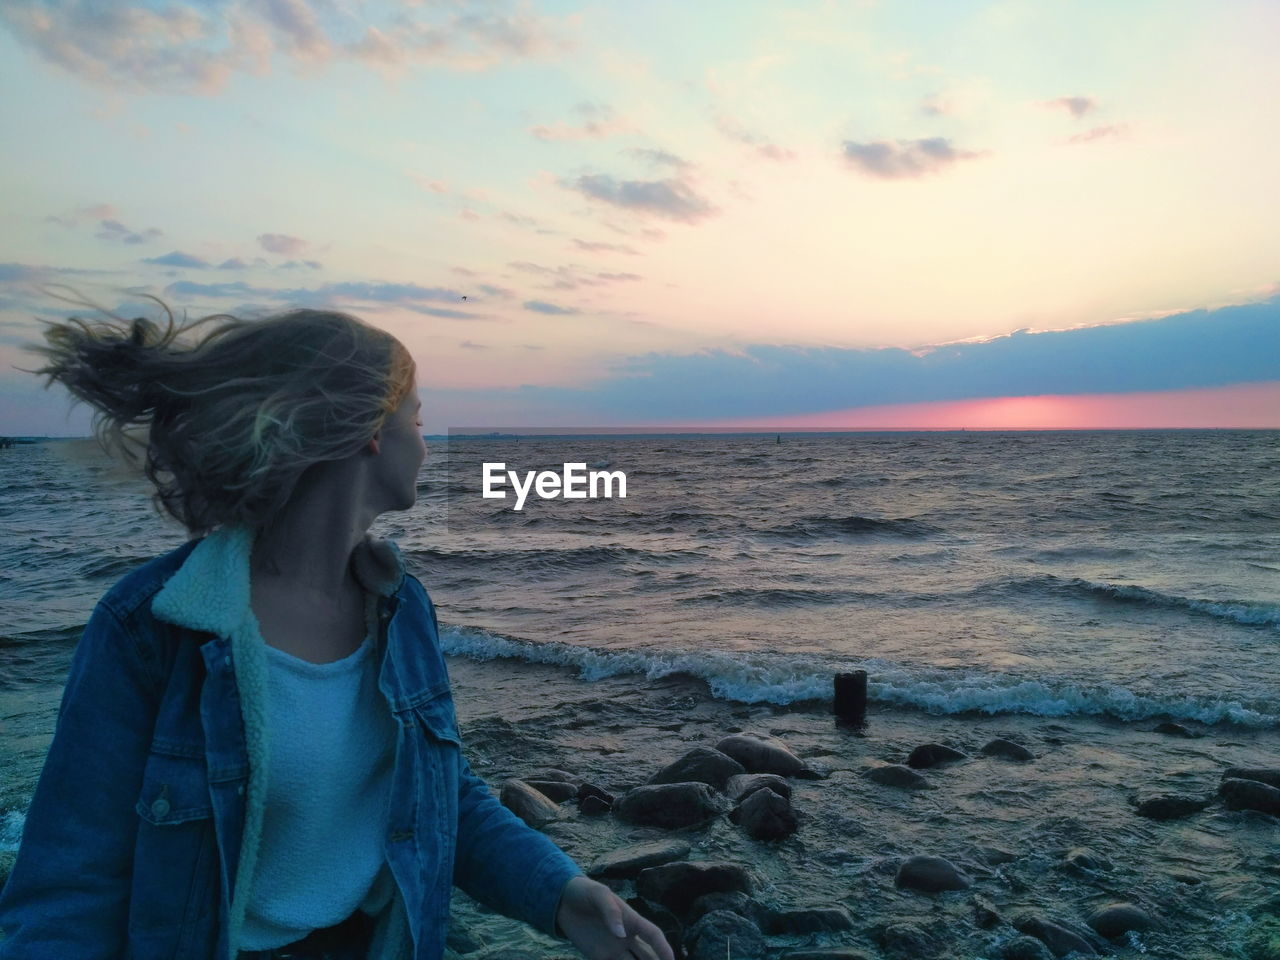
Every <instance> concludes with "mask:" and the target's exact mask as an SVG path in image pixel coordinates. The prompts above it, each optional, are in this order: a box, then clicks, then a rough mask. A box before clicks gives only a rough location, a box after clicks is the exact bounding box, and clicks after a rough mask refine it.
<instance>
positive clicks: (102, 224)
mask: <svg viewBox="0 0 1280 960" xmlns="http://www.w3.org/2000/svg"><path fill="white" fill-rule="evenodd" d="M98 227H99V229H98V232H97V233H95V234H94V236H95V237H97V238H98V239H99V240H107V241H110V242H116V243H123V244H127V245H129V246H133V245H135V244H139V243H146V242H148V241H150V240H155V239H156V238H157V237H162V236H164V231H162V230H161V229H160V228H159V227H147V228H146V229H145V230H141V231H135V230H130V229H129V228H128V227H126V226H125V225H124V224H123V223H121V222H120V221H119V220H101V221H99V223H98Z"/></svg>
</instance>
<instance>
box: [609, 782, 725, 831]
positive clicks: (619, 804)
mask: <svg viewBox="0 0 1280 960" xmlns="http://www.w3.org/2000/svg"><path fill="white" fill-rule="evenodd" d="M613 812H614V814H615V815H616V816H618V817H619V818H620V819H622V820H626V821H628V822H630V823H642V824H646V825H648V826H653V827H688V826H692V825H694V824H698V823H702V822H703V821H704V820H709V819H710V818H712V817H715V816H718V815H719V814H720V813H721V805H720V804H719V803H718V802H717V801H716V795H715V792H714V791H713V790H712V788H711V787H710V786H708V785H707V784H705V783H701V782H692V783H664V784H655V785H652V786H645V787H636V788H635V789H634V790H628V791H627V792H626V793H624V794H623V795H622V796H621V797H619V798H618V799H617V800H616V801H615V802H614V804H613Z"/></svg>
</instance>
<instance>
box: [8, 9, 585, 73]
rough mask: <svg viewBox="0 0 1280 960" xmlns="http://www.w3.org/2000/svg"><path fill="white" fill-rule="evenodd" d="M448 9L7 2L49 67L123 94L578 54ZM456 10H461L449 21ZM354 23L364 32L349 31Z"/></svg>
mask: <svg viewBox="0 0 1280 960" xmlns="http://www.w3.org/2000/svg"><path fill="white" fill-rule="evenodd" d="M488 6H489V8H488V9H484V8H482V7H479V6H475V5H465V4H446V3H408V4H404V5H402V4H390V5H387V6H386V7H385V8H384V9H383V10H381V11H377V12H375V11H372V10H370V11H368V12H366V11H363V10H362V17H361V18H360V19H359V20H357V19H356V18H353V17H351V16H348V15H343V12H341V11H339V10H338V9H337V8H336V7H335V5H334V4H332V3H331V2H328V0H256V2H253V3H237V4H234V5H230V6H224V4H222V3H206V2H197V0H188V2H185V3H184V2H175V3H169V4H166V5H164V6H161V5H159V4H151V3H143V2H137V0H135V2H133V3H130V2H129V0H124V2H120V3H97V2H91V0H7V2H6V3H4V4H3V5H0V21H2V22H4V23H5V24H6V25H7V26H8V28H9V30H10V32H11V33H12V34H13V35H14V36H15V37H16V38H17V39H18V40H19V42H21V43H23V44H25V45H27V46H28V47H31V48H32V49H34V50H35V51H36V52H37V53H38V54H39V55H40V56H42V57H43V58H44V59H45V60H46V61H48V62H49V63H52V64H55V65H56V66H58V67H61V68H62V69H64V70H66V71H68V72H69V73H72V74H75V75H77V76H80V77H82V78H84V79H86V80H88V81H90V82H93V83H97V84H101V85H104V86H111V87H115V88H119V89H124V90H131V91H143V90H149V91H154V92H158V93H165V94H174V93H178V94H183V93H196V94H203V95H211V94H215V93H217V92H219V91H220V90H222V89H223V88H224V87H225V86H226V84H227V81H228V80H229V79H230V78H231V76H232V75H234V74H236V73H252V74H262V73H266V72H268V71H269V70H270V69H271V65H272V62H273V61H274V60H276V59H281V60H284V61H286V62H293V63H295V64H299V65H305V66H308V67H312V68H316V67H322V66H324V65H326V64H329V63H332V62H335V61H340V60H348V61H356V62H361V63H365V64H367V65H369V66H372V67H375V68H377V69H379V70H383V71H395V70H401V69H404V68H405V67H407V66H410V65H412V64H414V63H430V64H432V65H435V66H439V67H447V68H453V69H457V70H465V71H475V70H484V69H487V68H489V67H494V66H498V65H502V64H507V63H509V62H510V61H511V60H513V59H521V58H542V57H545V58H554V57H556V56H560V55H563V54H565V53H567V52H569V51H571V50H572V49H573V46H574V44H573V41H572V40H571V39H570V38H569V36H568V34H571V33H572V32H573V28H572V24H571V22H570V20H569V19H568V18H566V20H565V21H564V22H563V23H562V22H559V21H556V20H554V19H552V18H548V17H543V16H540V15H538V14H536V13H534V12H531V11H530V10H528V9H526V8H523V7H522V8H521V9H519V10H516V11H514V12H504V11H503V10H501V9H496V8H498V7H500V6H502V4H490V5H488ZM449 7H455V8H457V9H449ZM353 23H356V24H358V26H359V27H361V28H362V29H356V30H353V29H352V25H353Z"/></svg>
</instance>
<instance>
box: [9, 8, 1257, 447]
mask: <svg viewBox="0 0 1280 960" xmlns="http://www.w3.org/2000/svg"><path fill="white" fill-rule="evenodd" d="M1277 36H1280V3H1276V2H1274V0H1233V2H1231V3H1229V4H1224V3H1220V2H1216V0H1205V2H1199V0H1195V2H1191V0H1151V2H1149V0H1126V2H1125V3H1123V4H1117V3H1114V2H1110V0H1108V2H1089V0H1081V2H1072V3H1067V2H1054V0H1034V2H1029V0H994V2H977V0H947V2H943V0H901V2H889V0H849V2H843V3H835V2H786V3H778V2H755V0H707V2H702V3H698V4H687V3H674V2H667V0H656V2H648V3H644V4H630V3H621V2H599V0H597V2H587V3H581V2H565V0H554V2H536V3H535V2H510V3H508V2H497V0H494V2H489V0H417V2H408V0H406V2H400V3H395V2H382V0H367V2H365V0H199V2H182V0H164V2H130V0H119V2H113V3H111V4H102V3H100V2H96V0H6V3H4V4H3V5H0V124H2V125H3V129H4V130H5V132H6V138H5V139H6V144H7V149H6V150H5V151H3V153H2V154H0V189H2V190H3V195H4V196H5V198H6V200H5V203H4V204H3V207H2V208H0V223H2V225H3V229H2V230H0V434H6V435H50V436H64V435H84V434H86V433H87V432H88V429H89V423H90V421H89V410H88V409H87V408H86V407H85V406H84V405H77V406H73V405H72V403H71V398H70V397H69V395H68V394H67V393H66V391H65V390H64V389H63V388H62V387H61V386H60V385H57V384H54V385H53V386H52V387H49V388H48V389H46V388H45V386H44V383H43V380H42V378H38V377H36V376H34V375H32V374H31V373H28V372H25V371H23V370H20V369H18V368H19V367H28V368H30V367H34V366H38V365H39V358H38V357H36V356H35V355H34V354H32V353H30V352H29V351H27V350H25V349H24V344H29V343H32V342H39V341H40V338H41V332H40V331H41V329H42V327H41V325H40V324H39V323H38V322H37V318H43V319H51V320H56V319H62V318H65V317H67V316H68V315H70V314H71V313H75V312H76V311H73V310H71V309H70V308H68V306H67V305H66V304H65V303H64V302H60V301H59V300H57V299H56V297H54V296H53V295H51V291H58V290H64V289H65V288H64V287H60V286H56V285H65V286H66V287H69V288H71V289H73V290H74V291H76V292H78V293H79V294H81V295H84V296H87V297H89V298H91V299H93V300H94V302H97V303H100V304H102V305H103V306H105V307H107V308H108V309H111V310H114V311H116V312H118V313H120V314H121V315H122V316H129V317H132V316H136V315H147V316H151V317H156V318H159V317H161V316H162V314H161V313H159V312H158V307H157V305H156V304H155V303H154V302H152V301H149V300H147V298H146V297H145V296H144V295H145V294H150V295H153V296H157V297H160V298H161V299H162V300H164V302H166V303H168V304H169V305H171V306H172V307H174V309H175V311H176V312H177V313H178V315H179V317H181V316H183V315H186V316H188V317H190V318H192V319H194V318H196V317H198V316H203V315H205V314H208V313H215V312H218V313H223V312H230V313H234V314H237V315H249V316H265V315H268V314H270V313H272V312H275V311H279V310H284V309H287V308H290V307H297V306H311V307H329V308H333V309H339V310H344V311H347V312H350V313H353V314H355V315H357V316H359V317H361V318H363V319H365V320H368V321H369V322H371V323H374V324H376V325H377V326H379V327H381V328H383V329H386V330H388V331H390V332H392V333H393V334H395V335H396V336H397V337H398V338H400V339H401V340H402V341H403V342H404V343H405V345H406V346H407V347H408V348H409V349H410V352H411V353H412V354H413V356H414V358H415V360H416V361H417V366H418V377H419V385H420V388H421V394H422V399H423V419H424V429H425V430H426V432H428V433H439V434H443V433H446V432H447V431H448V430H450V429H461V428H491V429H498V428H502V427H517V426H518V427H527V426H580V427H586V426H592V427H607V426H610V425H617V426H641V425H651V426H663V425H669V426H687V425H708V426H713V425H720V426H744V425H760V426H763V427H768V428H772V427H784V426H794V427H805V426H812V427H826V428H831V429H838V428H841V427H846V426H847V427H853V428H874V427H902V428H922V429H932V428H957V427H961V426H964V427H968V428H974V429H978V428H1010V429H1027V428H1072V429H1075V428H1084V429H1090V428H1134V427H1137V428H1141V427H1264V428H1280V262H1278V259H1280V258H1278V256H1277V253H1278V252H1280V191H1277V190H1276V189H1275V184H1274V176H1275V173H1274V171H1275V170H1276V169H1280V125H1278V124H1276V123H1275V122H1274V120H1275V118H1276V117H1277V116H1280V58H1276V57H1274V55H1273V46H1274V38H1275V37H1277ZM464 297H465V299H463V298H464Z"/></svg>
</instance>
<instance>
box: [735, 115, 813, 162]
mask: <svg viewBox="0 0 1280 960" xmlns="http://www.w3.org/2000/svg"><path fill="white" fill-rule="evenodd" d="M716 129H717V130H719V131H720V132H721V133H723V134H724V135H725V136H726V137H728V138H729V139H730V140H733V141H736V142H737V143H745V144H746V145H747V146H749V147H751V148H753V150H754V151H755V153H756V154H757V155H759V156H761V157H764V158H765V159H766V160H778V161H783V160H794V159H795V156H796V155H795V151H793V150H788V149H787V148H786V147H783V146H779V145H778V144H776V143H773V142H772V141H771V140H769V139H768V138H767V137H765V136H762V135H761V134H758V133H752V132H751V131H749V130H747V129H746V128H745V127H744V126H743V125H742V124H740V123H739V122H738V121H737V120H735V119H734V118H733V117H731V116H728V115H726V114H720V115H719V116H717V117H716Z"/></svg>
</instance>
